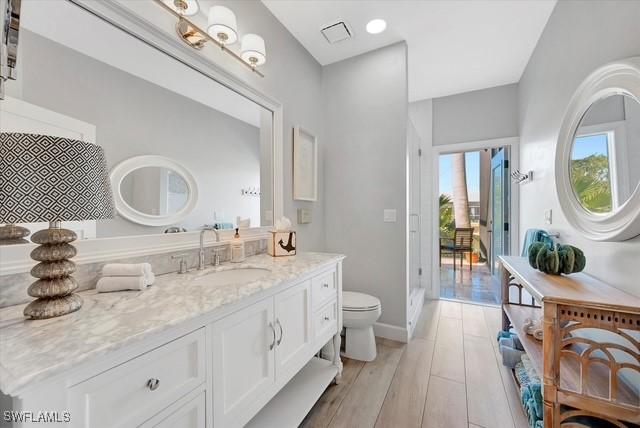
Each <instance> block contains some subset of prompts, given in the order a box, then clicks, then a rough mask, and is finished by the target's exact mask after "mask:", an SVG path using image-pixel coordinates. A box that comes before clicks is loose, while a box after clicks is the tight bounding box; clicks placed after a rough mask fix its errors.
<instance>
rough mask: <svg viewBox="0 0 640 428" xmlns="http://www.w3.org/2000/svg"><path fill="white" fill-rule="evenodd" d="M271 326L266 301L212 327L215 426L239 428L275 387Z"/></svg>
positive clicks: (269, 306)
mask: <svg viewBox="0 0 640 428" xmlns="http://www.w3.org/2000/svg"><path fill="white" fill-rule="evenodd" d="M273 322H274V317H273V298H268V299H265V300H262V301H260V302H258V303H255V304H253V305H251V306H249V307H247V308H245V309H242V310H240V311H238V312H235V313H233V314H231V315H229V316H227V317H225V318H223V319H221V320H219V321H216V322H215V323H214V324H213V342H212V343H213V378H214V379H215V380H214V382H213V418H214V426H217V427H234V426H242V425H243V424H244V423H246V422H247V421H248V420H249V419H250V418H251V416H252V415H253V414H255V413H256V412H257V410H258V409H254V407H256V404H257V403H258V402H259V401H260V400H259V398H260V397H261V396H262V395H263V394H265V392H266V391H267V390H268V389H269V388H271V387H272V386H273V385H274V383H275V372H274V368H275V363H274V349H275V340H276V337H275V336H276V333H275V331H276V330H275V328H274V325H273ZM258 404H259V403H258Z"/></svg>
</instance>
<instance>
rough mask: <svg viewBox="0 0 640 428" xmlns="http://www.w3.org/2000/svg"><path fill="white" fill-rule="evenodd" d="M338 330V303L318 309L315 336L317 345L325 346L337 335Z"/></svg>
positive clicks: (315, 320)
mask: <svg viewBox="0 0 640 428" xmlns="http://www.w3.org/2000/svg"><path fill="white" fill-rule="evenodd" d="M337 329H338V303H337V300H335V299H334V300H333V301H332V302H331V303H329V304H327V305H325V306H323V307H322V308H320V309H318V310H317V311H316V313H315V314H314V336H315V341H316V344H324V343H326V342H328V341H329V339H331V336H333V335H334V334H336V331H337Z"/></svg>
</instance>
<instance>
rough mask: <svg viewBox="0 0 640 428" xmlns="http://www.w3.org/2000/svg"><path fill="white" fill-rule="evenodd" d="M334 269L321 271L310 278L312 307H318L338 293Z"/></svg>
mask: <svg viewBox="0 0 640 428" xmlns="http://www.w3.org/2000/svg"><path fill="white" fill-rule="evenodd" d="M337 288H338V283H337V282H336V271H335V270H331V271H329V272H325V273H322V274H320V275H318V276H316V277H314V278H313V279H312V280H311V296H312V300H313V307H314V309H317V308H320V307H321V306H323V305H324V304H325V303H327V302H328V301H329V300H331V299H335V298H336V297H337V293H338V290H337Z"/></svg>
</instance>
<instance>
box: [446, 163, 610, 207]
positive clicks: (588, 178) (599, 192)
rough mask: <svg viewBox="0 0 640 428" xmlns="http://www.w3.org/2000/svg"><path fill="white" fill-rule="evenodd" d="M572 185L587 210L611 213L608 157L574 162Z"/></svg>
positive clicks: (572, 165) (572, 164)
mask: <svg viewBox="0 0 640 428" xmlns="http://www.w3.org/2000/svg"><path fill="white" fill-rule="evenodd" d="M571 185H572V186H573V191H574V192H575V193H576V195H577V197H578V200H579V201H580V203H581V204H582V206H583V207H584V208H585V209H587V210H589V211H591V212H593V213H608V212H611V202H612V201H611V182H610V178H609V159H608V158H607V156H606V155H591V156H588V157H586V158H583V159H574V160H572V161H571ZM441 216H442V214H441Z"/></svg>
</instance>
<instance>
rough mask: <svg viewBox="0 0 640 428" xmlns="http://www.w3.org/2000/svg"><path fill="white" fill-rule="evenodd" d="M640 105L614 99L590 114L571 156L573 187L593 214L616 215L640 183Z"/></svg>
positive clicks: (599, 104)
mask: <svg viewBox="0 0 640 428" xmlns="http://www.w3.org/2000/svg"><path fill="white" fill-rule="evenodd" d="M638 165H640V104H639V103H638V102H637V101H636V100H635V99H634V98H631V97H629V96H625V95H620V94H616V95H612V96H609V97H606V98H603V99H600V100H598V101H596V102H595V103H594V104H592V105H591V107H590V108H589V109H588V110H587V112H586V113H585V115H584V117H583V118H582V120H581V121H580V125H579V127H578V129H577V131H576V134H575V138H574V141H573V147H572V152H571V165H570V171H571V186H572V188H573V191H574V194H575V196H576V198H577V199H578V201H579V202H580V205H582V207H583V208H584V209H585V210H586V211H588V212H590V213H593V214H597V215H607V214H611V213H614V212H616V211H617V210H618V209H619V208H620V207H621V206H622V205H624V203H625V202H626V201H627V200H628V199H629V197H631V195H632V194H633V192H634V190H635V189H636V188H637V187H638V182H640V169H639V168H638Z"/></svg>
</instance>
